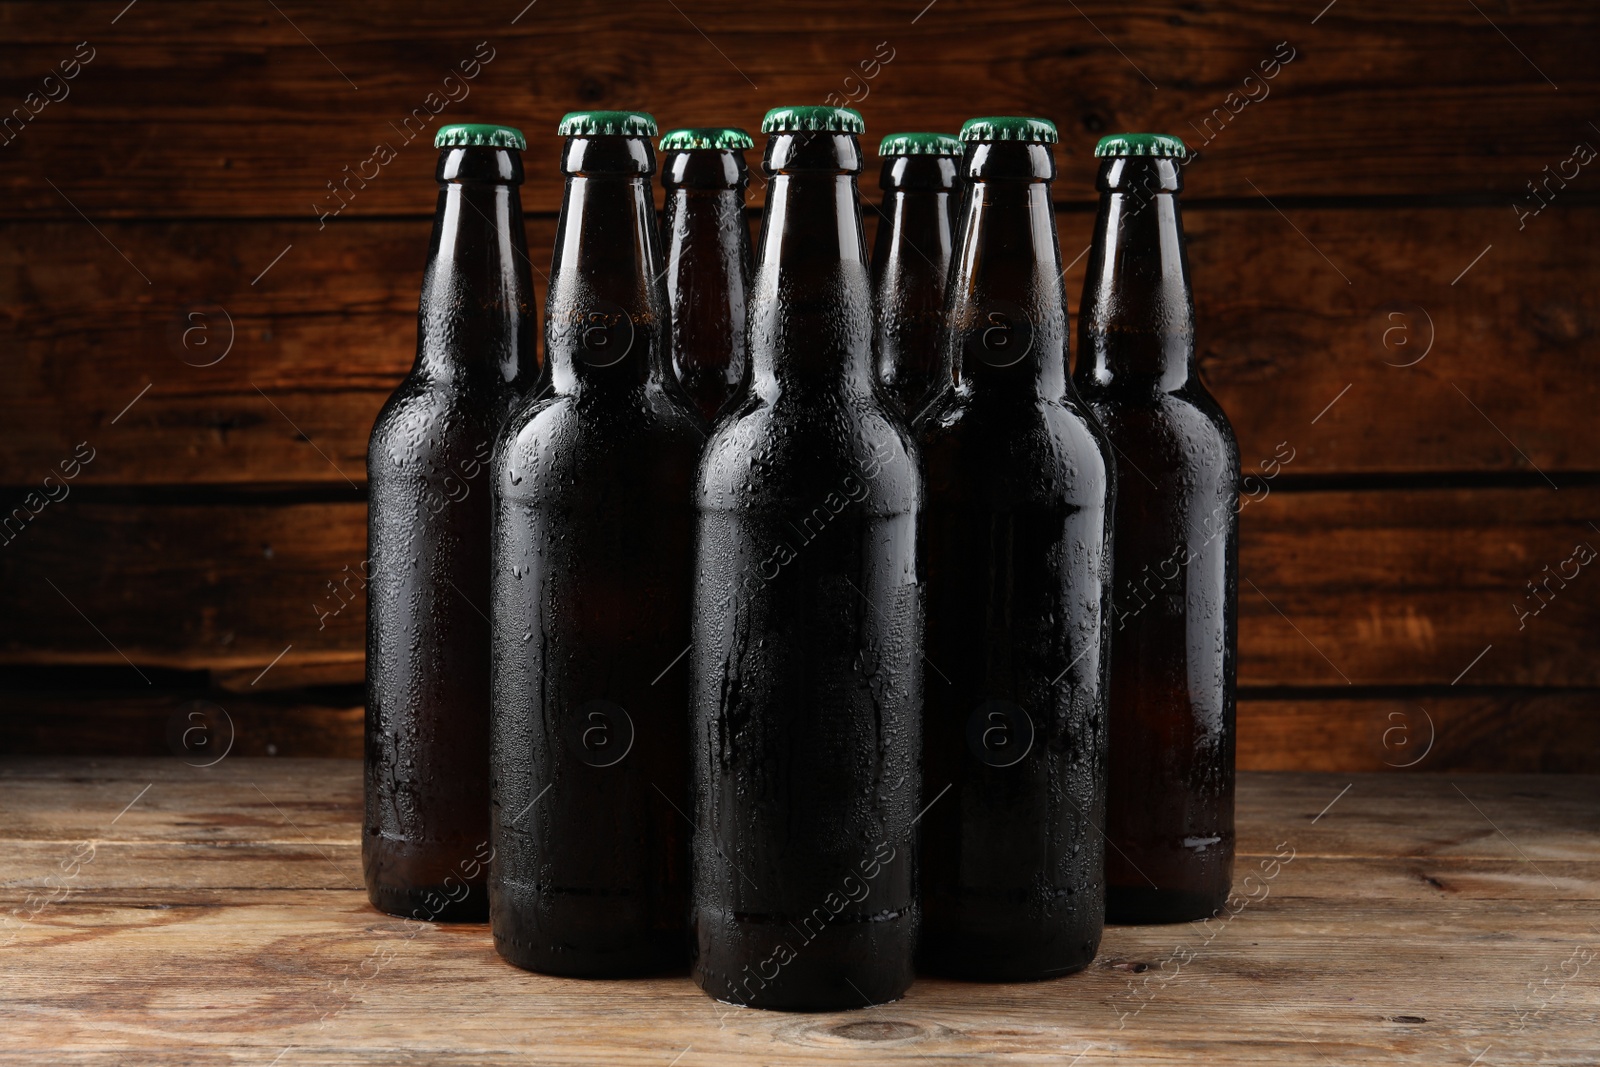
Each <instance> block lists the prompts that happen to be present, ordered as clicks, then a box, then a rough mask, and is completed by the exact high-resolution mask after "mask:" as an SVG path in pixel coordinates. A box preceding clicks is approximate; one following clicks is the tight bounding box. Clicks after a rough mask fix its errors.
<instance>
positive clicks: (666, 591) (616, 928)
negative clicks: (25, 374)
mask: <svg viewBox="0 0 1600 1067" xmlns="http://www.w3.org/2000/svg"><path fill="white" fill-rule="evenodd" d="M559 133H560V134H561V136H563V137H565V138H566V144H565V147H564V148H563V150H562V159H561V169H562V173H563V174H564V175H565V176H566V192H565V195H564V196H563V198H562V202H561V216H560V220H559V222H558V223H557V229H556V244H555V253H554V256H553V257H552V260H551V265H550V288H549V293H548V297H547V299H546V302H545V351H546V359H547V360H548V362H549V364H550V388H549V392H548V393H546V394H544V395H542V396H539V397H537V398H535V399H533V400H531V401H529V402H528V403H527V404H526V405H524V407H523V408H522V409H521V410H519V411H518V412H517V414H516V415H514V416H513V417H512V418H511V420H510V421H509V422H507V424H506V426H505V429H504V430H503V431H502V432H501V434H500V438H499V442H498V444H497V445H496V448H495V455H494V464H493V470H492V477H493V485H494V493H495V509H494V527H493V579H492V588H491V596H492V599H493V608H492V610H491V617H492V618H493V627H492V634H493V655H492V660H493V679H494V717H493V731H492V747H491V758H490V762H491V768H492V773H491V799H492V803H493V823H494V849H495V854H494V863H493V865H492V867H491V869H490V924H491V926H492V928H493V932H494V940H495V947H496V948H497V949H498V950H499V952H500V954H501V955H502V956H504V957H505V958H506V959H507V960H510V961H511V962H512V963H514V964H516V965H517V966H519V967H526V968H528V969H529V970H535V971H542V972H544V973H547V974H562V975H573V976H587V977H609V976H621V975H628V974H639V973H646V972H651V971H657V970H661V969H664V968H669V967H674V966H681V965H682V963H683V960H684V958H685V954H686V948H687V945H686V937H685V931H684V919H685V915H686V913H687V910H688V873H689V872H688V858H689V857H688V841H689V831H690V824H689V822H688V807H689V801H688V787H687V771H688V751H687V748H686V742H687V738H688V721H687V719H688V671H687V669H686V666H685V664H684V663H682V662H681V661H682V659H683V657H684V656H685V653H686V652H687V651H688V646H689V612H690V609H689V591H690V573H691V571H690V568H691V565H692V564H691V559H692V556H691V551H690V538H691V536H692V533H693V526H694V511H693V507H694V505H693V495H692V491H693V476H694V465H695V461H696V459H697V458H698V455H699V449H700V445H701V442H702V439H703V438H702V431H701V430H700V428H699V426H698V423H697V417H696V416H695V415H694V414H693V412H692V411H691V410H690V409H689V408H688V406H687V401H686V400H685V398H684V397H683V395H682V391H681V390H680V388H679V386H678V383H677V381H676V380H675V379H674V378H673V377H672V372H671V368H669V367H668V365H667V297H666V288H665V286H664V285H663V283H662V273H663V271H662V259H661V243H660V237H659V235H658V233H657V229H656V216H655V205H654V203H653V198H652V195H651V193H652V190H651V175H652V174H653V173H654V172H655V153H654V152H653V150H652V147H651V141H650V139H651V138H653V137H654V135H655V133H656V126H655V120H654V119H653V118H651V117H650V116H649V115H647V114H644V113H643V112H630V111H579V112H573V113H571V114H569V115H567V116H566V117H565V118H563V119H562V120H561V125H560V128H559Z"/></svg>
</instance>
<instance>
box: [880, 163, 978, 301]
mask: <svg viewBox="0 0 1600 1067" xmlns="http://www.w3.org/2000/svg"><path fill="white" fill-rule="evenodd" d="M956 164H957V161H956V160H954V159H951V158H949V157H947V156H898V157H894V158H891V159H887V160H885V161H884V164H883V174H882V175H881V176H880V177H879V179H878V186H879V188H881V189H882V190H883V204H882V206H881V207H879V209H878V216H879V217H878V239H877V241H876V243H875V244H874V245H873V249H872V276H873V281H874V285H875V286H876V285H881V284H882V279H883V276H884V272H885V270H887V269H888V266H889V264H891V263H899V262H902V261H903V262H904V263H905V264H906V265H908V266H909V267H910V268H911V269H912V270H913V271H917V272H918V273H919V274H921V273H934V274H937V275H938V276H939V285H940V287H941V292H942V288H943V284H944V271H945V268H946V267H947V266H948V264H949V262H950V244H951V236H950V233H951V226H952V216H953V215H954V214H955V208H954V206H953V201H954V196H953V193H954V190H955V187H956Z"/></svg>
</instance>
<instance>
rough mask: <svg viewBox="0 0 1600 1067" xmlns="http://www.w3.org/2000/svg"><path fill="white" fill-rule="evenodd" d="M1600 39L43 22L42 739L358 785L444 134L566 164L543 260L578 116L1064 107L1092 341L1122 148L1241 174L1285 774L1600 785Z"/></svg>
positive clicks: (307, 21)
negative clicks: (1100, 189)
mask: <svg viewBox="0 0 1600 1067" xmlns="http://www.w3.org/2000/svg"><path fill="white" fill-rule="evenodd" d="M525 4H526V6H524V5H525ZM1597 39H1600V9H1596V8H1595V6H1594V5H1593V4H1590V3H1587V2H1582V0H1548V2H1540V3H1509V2H1508V0H1478V2H1476V3H1465V2H1460V0H1418V2H1416V3H1408V4H1405V5H1388V4H1382V5H1380V4H1373V3H1369V2H1365V0H1335V2H1334V3H1332V4H1328V3H1326V0H1308V2H1304V3H1301V2H1294V3H1291V2H1276V0H1274V2H1267V0H1208V2H1184V3H1153V2H1145V3H1135V4H1127V3H1121V2H1111V0H1080V2H1079V3H1077V4H1067V5H1056V4H1049V5H1046V4H1028V3H1020V2H1015V0H986V2H984V3H978V2H976V0H936V2H934V3H931V4H930V3H928V2H927V0H904V2H902V0H886V2H882V3H878V4H872V5H862V4H858V3H849V2H841V0H812V2H808V3H804V4H799V3H785V2H774V3H767V4H760V5H751V4H746V3H743V2H742V0H679V2H677V3H634V2H628V3H577V2H566V0H538V2H536V3H532V4H527V3H526V0H506V2H504V3H501V2H495V3H489V4H477V5H470V6H469V7H465V8H463V7H461V6H459V5H447V4H438V3H418V2H414V0H408V2H404V3H392V4H385V5H381V6H365V5H362V6H358V5H338V4H323V5H317V4H308V3H304V2H302V0H282V2H280V3H278V4H266V3H256V2H244V0H239V2H227V3H223V2H210V0H204V2H195V3H177V2H172V0H138V2H136V3H134V4H131V5H130V4H127V0H94V2H59V3H45V2H22V3H18V2H5V0H0V56H3V57H4V62H3V63H0V142H3V143H0V228H3V234H4V237H3V239H0V359H3V360H4V363H3V374H4V382H5V385H6V388H5V389H4V390H3V391H0V425H3V431H0V486H3V487H4V489H3V496H0V502H4V503H11V504H16V505H20V506H22V507H23V508H24V509H25V510H24V512H23V514H22V517H21V518H16V519H13V521H12V522H11V525H10V526H7V527H6V528H5V529H4V531H3V533H0V542H3V544H0V576H3V586H0V598H3V603H0V746H4V747H5V748H7V749H9V750H12V751H36V752H39V751H57V752H117V751H120V752H127V753H146V752H157V753H159V752H164V751H167V749H168V745H169V737H170V735H171V733H172V731H173V725H174V724H175V723H177V724H180V726H181V724H182V723H186V722H188V721H190V719H189V718H188V717H189V715H190V713H191V712H193V711H194V710H195V709H196V708H204V709H207V710H205V712H204V713H205V715H206V716H209V718H208V719H207V720H206V721H208V722H213V721H214V722H218V723H221V722H223V720H222V719H220V718H219V717H218V715H217V712H216V710H215V709H216V708H217V707H221V708H223V709H225V710H226V711H227V719H226V722H227V723H230V724H231V725H230V726H228V729H229V732H230V733H231V734H232V736H233V743H234V745H235V747H234V751H236V752H251V753H267V752H277V753H282V754H301V755H315V754H342V755H352V754H356V753H357V752H359V741H360V721H361V720H360V701H361V690H360V686H359V682H360V679H361V676H362V644H363V641H362V628H363V613H364V602H363V599H362V597H361V596H360V595H359V584H360V583H359V581H353V580H350V577H349V576H350V575H351V574H352V573H355V572H358V570H359V567H360V564H361V560H362V558H363V556H364V522H365V508H364V504H363V499H364V490H365V485H364V476H363V475H364V470H365V449H366V440H367V434H368V432H369V430H370V428H371V424H372V419H373V416H374V415H375V413H376V412H377V409H378V407H379V405H380V404H381V403H382V401H383V399H384V397H385V396H386V395H387V394H388V393H389V391H390V390H391V389H392V388H393V386H394V384H395V382H396V381H397V380H398V379H399V378H400V377H401V375H403V374H404V373H405V371H406V370H407V369H408V367H409V365H410V362H411V359H412V354H413V346H414V343H415V341H414V338H415V327H414V314H415V308H416V298H417V290H418V286H419V283H420V278H421V269H422V259H423V254H424V252H425V248H426V241H427V232H428V220H429V218H430V216H431V211H432V206H433V195H434V190H433V185H432V181H431V175H432V168H433V164H434V159H435V154H434V152H433V150H432V149H431V147H429V144H430V143H431V137H432V133H433V129H434V128H435V127H436V126H437V125H438V124H439V123H440V122H448V121H463V120H496V121H505V122H510V123H512V124H515V125H519V126H521V127H522V128H523V129H524V130H525V131H526V132H527V133H528V135H529V151H528V154H527V163H528V174H529V180H528V183H527V185H526V186H525V187H524V190H523V198H524V205H525V207H526V209H527V212H528V240H529V247H530V249H532V250H534V254H533V258H534V262H535V265H536V267H537V268H539V269H541V270H542V269H543V267H544V265H545V264H546V263H547V262H548V260H547V258H546V257H547V256H548V251H549V248H550V245H551V241H552V238H553V234H554V228H555V214H556V211H557V209H558V206H559V200H560V180H559V174H558V172H557V169H556V152H557V150H558V147H559V142H558V140H557V138H556V137H555V134H554V128H555V124H556V121H557V119H558V118H559V116H560V115H561V113H562V112H564V111H566V110H569V109H572V108H578V107H642V108H647V109H649V110H651V111H653V112H654V113H655V114H656V116H657V117H658V118H659V119H660V120H661V122H662V124H663V126H664V127H665V126H672V125H690V124H694V125H699V124H712V123H733V124H741V125H744V126H746V127H747V128H750V129H752V130H754V129H755V128H757V126H758V124H759V122H760V118H761V115H762V113H763V112H764V110H765V109H766V108H767V107H768V106H771V105H774V104H779V103H801V102H820V101H823V100H825V99H826V98H827V97H828V96H829V94H834V98H835V101H836V102H855V104H856V106H858V107H859V108H860V109H861V110H862V111H863V112H864V113H865V115H866V119H867V125H868V133H869V136H868V138H867V139H866V140H867V141H868V142H869V143H871V144H874V145H875V143H876V139H877V137H878V136H881V135H882V134H884V133H888V132H891V131H894V130H901V129H946V130H953V129H955V128H956V126H957V125H958V124H959V123H960V121H961V120H962V119H963V118H965V117H967V116H969V115H971V114H973V113H985V114H994V113H1022V114H1040V115H1047V116H1051V117H1053V118H1054V119H1055V120H1056V122H1057V123H1058V124H1059V125H1060V128H1061V132H1062V143H1061V145H1060V146H1059V150H1058V152H1057V159H1058V164H1059V166H1060V179H1059V181H1058V182H1057V184H1056V188H1055V195H1056V197H1057V200H1058V203H1059V216H1058V218H1059V224H1060V233H1061V245H1062V249H1063V252H1064V258H1065V259H1067V260H1072V261H1073V264H1072V266H1071V267H1070V268H1069V269H1068V271H1067V291H1068V294H1069V296H1070V297H1071V300H1072V305H1073V310H1074V311H1075V310H1076V304H1077V296H1078V293H1079V291H1080V287H1081V284H1082V261H1081V258H1075V257H1078V254H1079V252H1080V251H1081V250H1083V249H1084V248H1085V247H1086V246H1087V244H1088V240H1089V233H1090V228H1091V225H1092V222H1093V215H1092V209H1093V202H1094V194H1093V189H1092V178H1093V173H1094V163H1093V160H1092V158H1091V149H1092V147H1093V144H1094V141H1095V139H1096V138H1097V137H1098V136H1099V135H1100V134H1101V133H1103V132H1108V131H1116V130H1125V129H1158V130H1168V131H1171V132H1174V133H1177V134H1179V135H1181V136H1183V137H1185V138H1186V139H1188V140H1189V142H1190V144H1191V145H1192V146H1197V147H1199V148H1200V149H1201V151H1200V154H1199V156H1198V158H1197V159H1196V160H1195V161H1194V162H1193V163H1192V164H1191V165H1190V166H1188V167H1187V169H1186V182H1187V192H1186V202H1187V207H1188V217H1187V225H1188V233H1189V240H1190V256H1191V261H1192V266H1193V272H1194V279H1195V289H1196V298H1197V301H1198V308H1199V314H1200V331H1201V332H1200V362H1201V367H1202V372H1203V374H1204V375H1205V378H1206V380H1207V381H1208V383H1209V384H1210V386H1211V388H1212V389H1213V390H1214V391H1215V392H1216V393H1217V395H1218V396H1219V397H1220V399H1221V401H1222V403H1223V405H1224V406H1225V407H1226V409H1227V411H1228V412H1229V414H1230V416H1231V417H1232V419H1233V422H1234V425H1235V427H1236V428H1237V430H1238V434H1239V439H1240V444H1241V449H1242V453H1243V455H1244V457H1245V466H1246V470H1247V472H1248V471H1257V472H1259V471H1260V469H1261V464H1262V462H1263V461H1267V460H1270V459H1272V458H1273V457H1274V455H1279V456H1281V455H1284V454H1287V453H1288V450H1292V454H1293V459H1292V460H1291V461H1289V462H1288V463H1286V464H1283V465H1282V467H1281V470H1279V471H1278V473H1277V474H1276V476H1275V477H1273V478H1271V479H1270V480H1268V481H1265V482H1263V483H1262V486H1263V487H1264V491H1265V493H1266V495H1265V496H1264V497H1263V498H1261V499H1258V500H1253V501H1251V502H1250V503H1249V504H1248V505H1247V506H1246V507H1245V509H1244V512H1243V517H1242V522H1243V548H1242V571H1243V577H1244V579H1245V580H1244V581H1243V582H1242V584H1241V599H1240V616H1241V638H1240V646H1241V647H1240V684H1241V694H1240V696H1241V700H1240V712H1239V715H1240V762H1241V765H1243V766H1247V767H1254V768H1308V769H1352V770H1354V769H1383V768H1385V767H1400V766H1410V767H1413V768H1414V769H1416V770H1446V769H1482V770H1588V771H1595V770H1600V717H1597V715H1596V711H1597V707H1600V700H1597V694H1600V653H1597V644H1600V642H1597V634H1600V568H1596V567H1591V566H1588V565H1587V561H1588V560H1591V559H1593V558H1594V549H1593V548H1589V547H1587V546H1590V545H1595V546H1600V526H1597V525H1596V524H1597V523H1600V454H1597V450H1596V443H1597V442H1596V421H1597V420H1596V417H1595V416H1596V411H1597V407H1600V388H1597V386H1596V380H1597V377H1600V374H1597V372H1600V356H1597V344H1600V306H1597V296H1596V282H1597V279H1600V195H1597V194H1600V164H1594V163H1592V162H1589V161H1588V160H1587V159H1585V158H1584V157H1585V155H1587V156H1589V157H1592V156H1593V155H1594V152H1595V148H1596V147H1600V127H1597V126H1596V123H1597V122H1600V93H1597V89H1600V69H1597V68H1596V67H1595V65H1594V62H1593V46H1594V42H1595V41H1596V40H1597ZM452 74H453V77H452ZM468 74H470V75H471V77H467V75H468ZM1269 74H1270V75H1271V76H1270V77H1268V75H1269ZM30 94H31V95H30ZM451 97H454V98H455V99H451ZM435 109H436V110H437V111H438V114H434V113H433V111H434V110H435ZM408 120H409V126H408V125H407V123H408ZM424 123H426V124H427V128H426V130H425V131H423V132H422V133H421V134H418V133H416V132H415V131H416V130H417V129H419V128H421V127H422V126H423V124H424ZM408 132H410V133H411V136H413V137H414V138H415V140H414V141H412V140H407V137H406V135H407V133H408ZM378 144H385V145H388V146H389V147H390V148H392V149H393V150H394V154H395V155H394V159H393V160H392V161H390V162H388V163H387V164H385V165H383V166H381V167H378V166H376V165H375V164H373V163H370V162H367V161H368V160H370V159H371V158H372V157H373V156H374V149H375V146H376V145H378ZM347 168H348V169H347ZM873 170H874V171H875V168H874V169H873ZM375 171H376V174H375V175H374V172H375ZM351 174H365V175H366V176H367V178H366V179H364V180H363V179H360V178H357V179H354V180H351V179H350V177H349V176H350V175H351ZM335 185H338V186H339V187H340V192H339V194H338V195H337V196H336V194H335V193H333V192H332V191H331V189H332V187H333V186H335ZM863 188H864V191H865V192H866V193H867V194H868V195H869V196H870V197H872V198H874V199H875V198H876V195H877V187H876V179H875V173H874V172H872V171H869V174H868V175H867V176H866V177H865V179H864V181H863ZM752 204H753V206H755V205H757V204H758V200H757V199H756V196H753V197H752ZM336 208H337V211H336V212H335V209H336ZM868 214H869V217H870V212H869V213H868ZM536 283H537V284H538V285H539V287H540V289H541V293H542V287H543V280H542V278H540V277H538V275H537V273H536ZM63 464H65V466H63ZM63 472H71V473H72V475H73V476H72V477H70V478H66V477H63ZM52 473H55V475H56V478H55V480H53V481H51V482H49V483H48V484H47V483H46V482H45V478H46V476H47V475H50V474H52ZM1261 491H1262V490H1261V489H1258V495H1259V493H1260V492H1261ZM63 494H65V495H63ZM52 498H59V499H52ZM13 514H14V513H13V512H10V511H8V512H7V513H6V515H13ZM1530 583H1532V585H1531V586H1530ZM347 590H348V591H347ZM336 609H337V610H336ZM269 665H270V669H269ZM197 701H198V702H202V703H196V702H197ZM222 728H223V727H222V726H219V727H218V729H219V730H220V729H222Z"/></svg>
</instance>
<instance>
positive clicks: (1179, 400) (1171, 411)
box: [1087, 381, 1239, 485]
mask: <svg viewBox="0 0 1600 1067" xmlns="http://www.w3.org/2000/svg"><path fill="white" fill-rule="evenodd" d="M1087 399H1088V401H1089V404H1090V406H1091V407H1092V408H1093V409H1094V412H1095V415H1096V416H1097V417H1098V418H1099V420H1100V424H1101V425H1102V426H1103V427H1104V428H1105V431H1106V433H1107V435H1108V436H1109V438H1110V440H1111V442H1112V443H1113V445H1115V447H1116V450H1117V453H1118V458H1119V461H1120V462H1121V463H1122V464H1123V465H1125V466H1133V467H1137V469H1138V470H1139V471H1142V472H1143V473H1144V475H1146V476H1151V477H1153V476H1155V475H1157V474H1171V475H1176V476H1178V477H1180V478H1182V479H1191V478H1209V479H1212V480H1218V481H1223V482H1226V483H1227V484H1229V485H1236V484H1237V482H1238V478H1239V444H1238V440H1237V438H1235V436H1234V432H1233V426H1232V424H1231V423H1230V422H1229V421H1228V417H1227V415H1225V414H1224V413H1223V410H1222V407H1221V405H1220V404H1218V403H1217V401H1216V399H1215V398H1214V397H1213V396H1212V395H1211V393H1210V392H1209V391H1207V390H1206V389H1205V388H1204V386H1201V385H1200V384H1199V383H1198V382H1195V381H1191V382H1190V383H1188V384H1186V385H1185V386H1184V387H1183V388H1181V389H1178V390H1175V391H1173V392H1158V391H1152V392H1149V393H1142V394H1134V395H1126V394H1119V393H1117V392H1115V391H1105V392H1098V393H1094V394H1091V395H1090V396H1089V397H1088V398H1087ZM1137 477H1139V475H1138V474H1136V473H1135V472H1133V471H1129V472H1128V475H1127V479H1126V480H1128V481H1129V482H1130V484H1131V481H1132V479H1134V478H1137Z"/></svg>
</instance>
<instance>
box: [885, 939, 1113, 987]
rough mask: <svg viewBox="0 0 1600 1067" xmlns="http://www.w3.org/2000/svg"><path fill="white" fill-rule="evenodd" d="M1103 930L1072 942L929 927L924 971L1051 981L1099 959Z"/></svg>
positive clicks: (921, 959)
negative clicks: (1075, 942) (932, 928)
mask: <svg viewBox="0 0 1600 1067" xmlns="http://www.w3.org/2000/svg"><path fill="white" fill-rule="evenodd" d="M1099 949H1100V932H1099V930H1098V929H1096V930H1095V933H1094V936H1093V937H1089V938H1083V939H1080V940H1079V942H1078V943H1077V944H1072V943H1071V942H1070V941H1069V940H1068V939H1067V938H1066V937H1064V936H1062V937H1059V938H1051V937H1050V936H1049V934H1048V933H1047V932H1045V931H1039V930H1034V931H1029V932H1028V933H1026V934H1000V935H996V934H995V933H993V932H988V931H947V932H938V931H932V930H926V929H925V930H924V931H923V934H922V945H921V947H920V948H919V949H918V951H917V969H918V971H920V972H922V973H924V974H929V975H936V976H938V977H940V978H955V979H958V980H960V981H963V982H1047V981H1050V980H1051V979H1053V978H1063V977H1065V976H1067V975H1069V974H1076V973H1078V972H1079V971H1081V970H1083V969H1084V968H1085V967H1087V966H1089V964H1091V963H1093V962H1094V957H1095V954H1096V953H1097V952H1098V951H1099Z"/></svg>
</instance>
